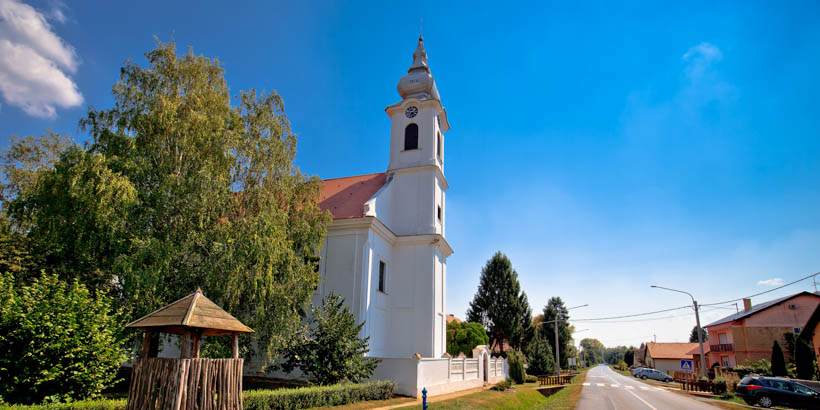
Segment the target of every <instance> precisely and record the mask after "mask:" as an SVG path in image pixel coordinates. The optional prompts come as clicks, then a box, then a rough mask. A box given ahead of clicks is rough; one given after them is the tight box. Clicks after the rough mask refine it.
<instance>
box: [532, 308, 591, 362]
mask: <svg viewBox="0 0 820 410" xmlns="http://www.w3.org/2000/svg"><path fill="white" fill-rule="evenodd" d="M585 306H589V304H583V305H580V306H575V307H571V308H568V309H567V310H572V309H578V308H582V307H585ZM558 319H559V317H558V310H557V309H556V311H555V320H548V321H544V322H541V323H554V324H555V375H556V376H558V377H561V353H560V352H559V351H558Z"/></svg>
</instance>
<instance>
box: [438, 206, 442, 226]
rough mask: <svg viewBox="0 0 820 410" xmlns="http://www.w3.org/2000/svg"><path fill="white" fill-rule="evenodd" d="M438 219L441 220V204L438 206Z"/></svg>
mask: <svg viewBox="0 0 820 410" xmlns="http://www.w3.org/2000/svg"><path fill="white" fill-rule="evenodd" d="M438 221H439V222H441V205H439V206H438Z"/></svg>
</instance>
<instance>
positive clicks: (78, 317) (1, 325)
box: [0, 273, 125, 403]
mask: <svg viewBox="0 0 820 410" xmlns="http://www.w3.org/2000/svg"><path fill="white" fill-rule="evenodd" d="M122 326H123V321H122V319H121V318H120V317H119V316H117V315H112V314H111V300H110V299H109V298H108V297H107V296H106V295H104V294H102V293H99V294H97V295H96V296H92V295H91V294H90V292H89V291H88V289H86V287H85V286H83V285H82V284H80V283H78V282H77V281H73V282H71V283H66V282H63V281H61V280H59V279H58V277H57V276H56V275H46V274H43V275H42V276H40V277H39V278H35V279H33V280H32V281H31V283H30V284H29V285H26V286H18V285H16V284H15V279H14V277H13V276H12V274H11V273H0V398H2V399H3V400H5V401H6V402H9V403H40V402H42V401H44V400H50V401H65V400H81V399H86V398H94V397H96V396H98V395H99V393H100V392H101V391H102V389H103V388H105V387H107V386H108V385H109V384H111V382H112V380H113V379H114V377H116V374H117V370H118V369H119V366H120V364H121V363H122V362H123V361H124V360H125V353H124V351H123V339H122V334H121V331H120V329H122Z"/></svg>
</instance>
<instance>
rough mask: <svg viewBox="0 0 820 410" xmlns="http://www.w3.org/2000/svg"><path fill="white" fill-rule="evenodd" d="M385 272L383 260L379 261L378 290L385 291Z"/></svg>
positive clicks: (385, 266) (385, 265)
mask: <svg viewBox="0 0 820 410" xmlns="http://www.w3.org/2000/svg"><path fill="white" fill-rule="evenodd" d="M386 274H387V264H385V263H384V261H379V292H384V293H387V292H385V290H384V280H385V275H386Z"/></svg>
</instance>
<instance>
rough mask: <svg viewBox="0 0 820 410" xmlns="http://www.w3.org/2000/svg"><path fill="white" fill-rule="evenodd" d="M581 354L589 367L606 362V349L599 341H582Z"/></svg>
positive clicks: (587, 339) (588, 339)
mask: <svg viewBox="0 0 820 410" xmlns="http://www.w3.org/2000/svg"><path fill="white" fill-rule="evenodd" d="M581 349H583V350H582V351H581V353H582V354H583V359H584V361H585V362H586V363H587V365H593V364H596V363H601V362H603V361H604V351H605V350H606V348H605V347H604V344H603V343H601V342H600V341H599V340H598V339H591V338H585V339H581Z"/></svg>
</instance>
